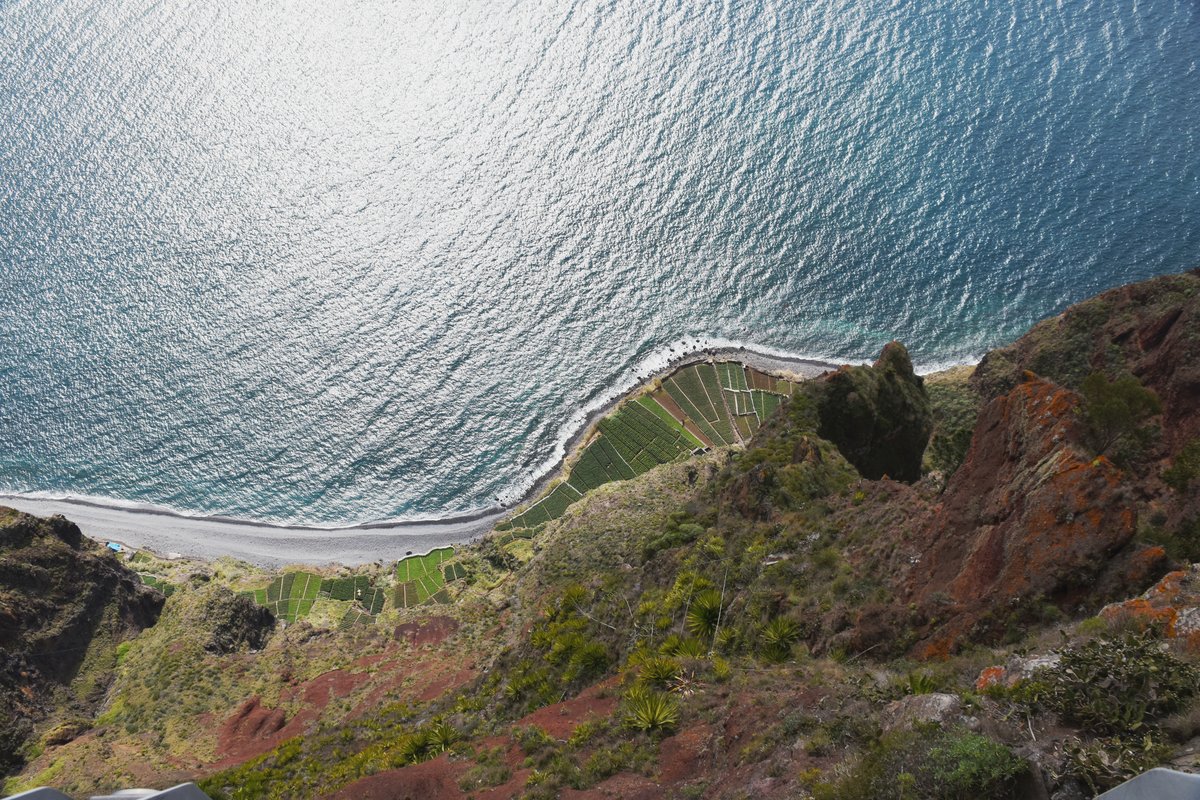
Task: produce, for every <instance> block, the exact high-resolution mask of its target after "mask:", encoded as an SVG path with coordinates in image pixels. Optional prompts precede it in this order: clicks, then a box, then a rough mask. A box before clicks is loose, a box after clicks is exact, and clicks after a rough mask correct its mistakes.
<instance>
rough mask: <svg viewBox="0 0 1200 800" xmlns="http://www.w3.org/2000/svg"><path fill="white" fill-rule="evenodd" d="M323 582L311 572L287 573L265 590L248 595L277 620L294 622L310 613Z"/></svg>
mask: <svg viewBox="0 0 1200 800" xmlns="http://www.w3.org/2000/svg"><path fill="white" fill-rule="evenodd" d="M323 582H324V581H322V580H321V576H320V575H314V574H313V573H311V572H288V573H286V574H284V575H281V576H280V577H278V578H276V579H275V580H273V581H271V583H270V585H268V586H267V588H266V589H254V590H252V591H251V592H249V593H248V595H249V596H250V597H251V598H253V600H254V602H256V603H258V604H259V605H262V606H266V607H267V608H269V609H271V611H272V612H274V614H275V616H276V617H278V618H279V619H282V620H286V621H287V622H295V621H296V620H298V619H303V618H304V617H306V616H308V613H309V612H310V611H312V607H313V603H314V602H315V601H316V599H317V596H318V595H319V594H320V593H321V585H322V583H323Z"/></svg>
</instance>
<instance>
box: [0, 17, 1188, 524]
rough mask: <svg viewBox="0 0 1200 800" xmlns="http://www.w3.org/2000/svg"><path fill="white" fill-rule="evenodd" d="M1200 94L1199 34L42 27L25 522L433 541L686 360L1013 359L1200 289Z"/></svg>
mask: <svg viewBox="0 0 1200 800" xmlns="http://www.w3.org/2000/svg"><path fill="white" fill-rule="evenodd" d="M1198 60H1200V5H1197V3H1195V2H1192V0H1163V2H1153V1H1152V0H1151V1H1147V0H1137V1H1136V2H1130V0H1081V1H1074V0H1072V1H1071V2H1059V3H1058V4H1057V5H1055V4H1054V3H1052V2H1044V1H1043V0H1008V1H1007V2H993V1H992V0H928V1H926V2H895V3H872V2H864V1H863V0H853V1H851V0H813V1H812V2H803V3H796V2H779V3H771V2H727V3H714V2H706V1H701V0H693V1H692V2H678V0H666V2H662V3H618V2H597V1H596V0H528V1H527V2H519V3H518V2H512V3H509V4H504V3H496V2H482V1H480V0H474V1H472V0H445V2H440V3H405V2H384V1H383V0H326V1H325V2H321V3H286V2H241V3H239V2H226V3H183V2H158V1H157V0H155V1H154V2H150V1H149V0H100V1H98V2H96V1H93V2H82V1H81V0H67V1H66V2H50V0H17V1H16V2H14V1H13V0H0V488H3V489H9V490H21V491H46V492H54V493H74V494H87V495H95V496H102V497H111V498H117V499H122V500H129V501H140V502H150V503H156V504H160V505H167V506H172V507H176V508H180V509H186V510H191V511H197V512H206V513H229V514H235V515H240V516H248V517H254V518H259V519H271V520H289V521H299V520H306V521H314V522H331V521H337V520H354V521H359V520H367V519H378V518H388V517H398V516H399V517H404V516H431V515H438V514H445V513H453V512H459V511H464V510H468V509H473V508H478V507H481V506H485V505H488V504H490V503H491V502H493V498H495V497H496V496H497V495H503V496H505V497H513V496H515V495H516V493H518V492H519V491H521V490H522V489H524V488H525V487H527V486H528V485H529V483H530V481H531V478H532V477H533V475H534V474H535V473H537V472H539V470H540V469H542V468H543V467H544V465H545V464H546V463H547V461H548V460H552V459H553V458H554V457H555V456H556V453H557V449H558V448H559V447H560V442H561V439H562V437H563V436H564V434H566V433H569V429H570V426H571V424H572V423H571V420H572V417H573V415H576V414H577V412H578V410H579V409H581V408H583V407H585V406H586V405H587V404H588V403H595V402H596V401H597V400H598V399H600V398H602V397H603V396H605V395H606V394H607V393H609V392H611V391H613V389H614V387H616V386H618V385H623V384H624V383H627V382H628V380H629V379H630V374H629V371H630V370H632V369H634V368H635V367H637V365H639V364H645V363H650V362H651V361H653V358H654V355H655V354H662V353H664V352H667V350H666V348H668V347H671V346H674V347H676V348H677V349H678V347H679V346H680V345H679V343H680V342H681V340H684V339H687V340H689V341H691V340H694V339H696V338H701V339H704V338H720V339H727V340H734V341H744V342H750V343H755V344H758V345H762V346H766V347H771V348H777V349H781V350H786V351H789V352H795V353H800V354H807V355H813V356H824V357H831V358H839V359H862V358H869V357H871V356H872V355H873V354H874V353H875V352H876V351H877V350H878V349H879V347H880V346H881V345H882V344H884V343H885V342H886V341H888V340H889V339H892V338H900V339H902V340H904V341H906V342H907V343H909V345H910V346H911V348H912V349H913V351H914V353H915V356H916V359H917V360H918V362H920V363H923V364H925V365H932V364H935V363H941V362H948V361H956V360H963V359H969V358H972V357H975V356H977V355H978V354H979V353H981V352H982V351H983V350H985V349H986V348H987V347H989V346H991V345H994V344H997V343H1002V342H1005V341H1007V340H1009V339H1011V338H1013V337H1014V336H1016V335H1017V334H1019V333H1020V332H1022V331H1023V330H1024V329H1025V328H1026V327H1027V326H1028V325H1029V324H1030V323H1031V322H1033V321H1034V320H1036V319H1038V318H1040V317H1043V316H1045V315H1047V314H1049V313H1052V312H1054V311H1056V310H1058V309H1060V308H1061V307H1063V306H1064V305H1065V304H1067V303H1069V302H1071V301H1074V300H1078V299H1081V298H1083V297H1085V296H1087V295H1089V294H1092V293H1094V292H1096V291H1097V290H1100V289H1102V288H1106V287H1108V286H1112V285H1115V284H1119V283H1123V282H1127V281H1130V280H1135V279H1140V278H1144V277H1147V276H1150V275H1153V274H1157V273H1164V272H1172V271H1178V270H1182V269H1185V268H1188V267H1191V266H1195V265H1196V264H1197V263H1200V223H1198V222H1197V221H1198V220H1200V147H1198V146H1197V145H1198V144H1200V142H1198V141H1197V131H1198V130H1200V70H1198V67H1197V62H1198ZM648 360H649V361H648Z"/></svg>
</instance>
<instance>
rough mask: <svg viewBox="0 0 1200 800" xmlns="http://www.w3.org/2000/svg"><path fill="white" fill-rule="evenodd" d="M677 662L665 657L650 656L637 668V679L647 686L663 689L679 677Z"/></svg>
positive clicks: (679, 670)
mask: <svg viewBox="0 0 1200 800" xmlns="http://www.w3.org/2000/svg"><path fill="white" fill-rule="evenodd" d="M680 672H681V669H680V667H679V662H678V661H676V660H675V659H673V658H668V657H667V656H650V657H649V658H647V659H646V660H645V661H643V662H642V665H641V666H640V667H639V668H638V679H639V680H640V681H641V682H642V683H643V684H645V685H647V686H657V687H659V688H665V687H666V686H668V685H669V684H670V683H671V681H673V680H675V679H676V678H678V677H679V674H680Z"/></svg>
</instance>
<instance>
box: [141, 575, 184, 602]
mask: <svg viewBox="0 0 1200 800" xmlns="http://www.w3.org/2000/svg"><path fill="white" fill-rule="evenodd" d="M138 577H140V578H141V579H142V583H144V584H146V585H147V586H152V587H154V588H155V589H158V590H159V591H160V592H162V593H163V594H165V595H166V596H167V597H170V596H171V595H173V594H175V587H174V586H173V585H172V584H169V583H167V582H166V581H164V580H163V579H162V578H159V577H158V576H156V575H151V574H150V573H148V572H139V573H138Z"/></svg>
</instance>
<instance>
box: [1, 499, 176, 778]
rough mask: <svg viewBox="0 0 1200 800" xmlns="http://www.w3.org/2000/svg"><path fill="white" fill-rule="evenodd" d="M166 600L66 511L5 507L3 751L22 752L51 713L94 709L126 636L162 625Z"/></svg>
mask: <svg viewBox="0 0 1200 800" xmlns="http://www.w3.org/2000/svg"><path fill="white" fill-rule="evenodd" d="M163 602H164V597H163V595H162V593H161V592H158V591H156V590H153V589H150V588H148V587H145V586H143V585H142V583H141V580H140V579H139V578H138V576H137V575H136V574H135V573H133V572H132V571H130V570H129V569H127V568H126V567H125V566H123V565H122V564H121V563H120V562H119V561H117V559H116V558H114V557H113V556H111V555H110V554H108V553H107V552H106V551H105V550H104V549H102V548H101V547H100V546H99V545H98V544H96V543H95V542H92V541H90V540H88V539H85V538H84V537H83V536H82V535H81V534H80V532H79V528H78V527H76V526H75V525H74V524H72V523H70V522H68V521H67V520H65V519H63V518H62V517H52V518H50V519H40V518H38V517H33V516H30V515H28V514H22V513H20V512H17V511H13V510H12V509H6V508H0V719H2V720H3V722H4V725H3V728H4V735H3V739H2V741H0V761H3V763H4V764H5V765H6V766H11V765H12V764H13V763H15V762H17V761H19V758H20V756H19V750H20V748H21V746H22V745H23V743H24V741H25V740H26V738H27V737H28V736H29V734H30V733H31V732H32V731H33V729H34V725H35V724H36V723H37V722H39V721H41V720H43V719H45V718H46V717H47V716H49V715H51V714H54V715H57V716H59V717H67V716H71V715H83V716H86V715H87V714H89V713H90V711H91V710H92V709H93V708H94V706H95V705H96V703H98V702H99V701H100V700H101V699H102V698H103V696H104V691H105V689H106V687H107V685H108V681H109V680H110V678H111V672H112V669H113V667H114V666H115V664H116V658H117V657H116V646H117V644H118V643H120V642H121V641H124V640H125V639H128V638H130V637H132V636H135V635H136V634H137V633H139V632H140V631H141V630H143V629H144V628H146V627H148V626H150V625H153V624H154V622H155V620H156V619H157V618H158V614H159V611H160V610H161V609H162V606H163Z"/></svg>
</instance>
